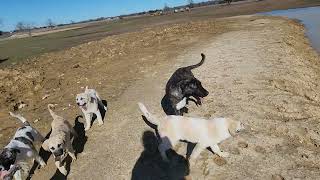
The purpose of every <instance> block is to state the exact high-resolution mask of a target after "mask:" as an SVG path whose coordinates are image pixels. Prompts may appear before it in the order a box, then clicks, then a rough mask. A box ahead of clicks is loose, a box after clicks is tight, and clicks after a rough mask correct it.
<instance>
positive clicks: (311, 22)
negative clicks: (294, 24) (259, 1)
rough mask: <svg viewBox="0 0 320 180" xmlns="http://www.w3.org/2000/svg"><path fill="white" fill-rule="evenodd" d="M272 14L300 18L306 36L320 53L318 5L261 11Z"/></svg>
mask: <svg viewBox="0 0 320 180" xmlns="http://www.w3.org/2000/svg"><path fill="white" fill-rule="evenodd" d="M263 14H267V15H272V16H285V17H288V18H292V19H298V20H300V21H301V22H302V23H303V24H304V26H305V27H306V28H307V32H306V34H307V36H308V37H309V39H310V41H311V44H312V46H313V47H314V48H315V49H316V50H317V51H318V53H320V6H319V7H309V8H297V9H288V10H278V11H271V12H267V13H263Z"/></svg>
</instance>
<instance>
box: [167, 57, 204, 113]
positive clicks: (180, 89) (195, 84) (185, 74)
mask: <svg viewBox="0 0 320 180" xmlns="http://www.w3.org/2000/svg"><path fill="white" fill-rule="evenodd" d="M201 57H202V59H201V61H200V62H199V63H198V64H195V65H191V66H187V67H182V68H179V69H178V70H176V71H175V72H174V73H173V75H172V76H171V77H170V79H169V81H168V82H167V85H166V94H165V96H164V97H163V99H162V101H161V104H162V107H163V109H164V111H165V113H166V114H167V115H183V113H182V111H181V109H182V108H183V107H185V106H186V104H187V101H188V100H190V99H189V98H190V97H194V98H195V99H196V101H195V103H196V104H197V105H201V104H202V103H201V99H202V98H203V97H206V96H207V95H208V94H209V92H208V91H207V90H206V89H205V88H204V87H203V86H202V84H201V82H200V81H199V80H198V79H197V78H195V77H194V75H193V73H192V72H191V70H192V69H194V68H197V67H199V66H201V65H202V64H203V63H204V60H205V55H204V54H201Z"/></svg>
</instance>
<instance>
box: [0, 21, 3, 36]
mask: <svg viewBox="0 0 320 180" xmlns="http://www.w3.org/2000/svg"><path fill="white" fill-rule="evenodd" d="M2 25H3V21H2V19H1V18H0V27H2ZM2 33H3V32H2V31H1V30H0V36H1V35H2Z"/></svg>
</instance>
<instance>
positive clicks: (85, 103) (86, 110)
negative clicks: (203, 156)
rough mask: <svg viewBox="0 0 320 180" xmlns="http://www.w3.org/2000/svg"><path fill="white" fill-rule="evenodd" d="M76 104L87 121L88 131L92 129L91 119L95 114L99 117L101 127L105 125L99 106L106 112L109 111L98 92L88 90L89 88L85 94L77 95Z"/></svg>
mask: <svg viewBox="0 0 320 180" xmlns="http://www.w3.org/2000/svg"><path fill="white" fill-rule="evenodd" d="M76 103H77V105H78V106H79V108H80V109H81V111H82V113H83V115H84V117H85V119H86V128H85V130H86V131H87V130H89V129H90V127H91V119H92V115H93V114H95V115H96V116H97V120H98V123H99V125H103V120H102V116H101V112H100V110H99V105H100V106H101V107H103V108H104V110H105V111H107V107H106V106H105V105H104V104H103V103H102V100H101V98H100V97H99V94H98V92H97V91H96V90H94V89H88V86H87V87H86V89H85V91H84V93H80V94H77V97H76Z"/></svg>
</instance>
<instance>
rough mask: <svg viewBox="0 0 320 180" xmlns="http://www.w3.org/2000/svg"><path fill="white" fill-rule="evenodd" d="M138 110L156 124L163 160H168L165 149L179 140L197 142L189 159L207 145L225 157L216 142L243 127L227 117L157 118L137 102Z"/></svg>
mask: <svg viewBox="0 0 320 180" xmlns="http://www.w3.org/2000/svg"><path fill="white" fill-rule="evenodd" d="M138 104H139V107H140V110H141V111H142V113H143V114H144V115H145V117H146V118H147V120H148V121H150V122H151V123H153V124H155V125H157V126H158V132H159V135H160V137H161V144H160V145H159V151H160V153H161V155H162V158H163V159H164V160H168V158H167V155H166V151H167V150H168V149H170V148H172V147H174V146H175V145H176V144H177V143H178V142H179V140H186V141H189V142H193V143H197V145H196V147H195V148H194V150H193V153H192V155H191V159H196V157H197V156H198V155H199V154H200V153H201V152H202V150H204V149H205V148H207V147H211V149H212V150H213V152H214V153H216V154H217V155H219V156H221V157H227V156H228V153H225V152H222V151H221V150H220V148H219V146H218V143H220V142H222V141H223V140H225V139H227V138H229V137H231V134H232V133H233V132H239V131H240V130H241V129H244V127H243V125H242V124H241V122H240V121H234V120H231V119H228V118H213V119H208V120H207V119H203V118H194V117H185V116H175V115H170V116H165V117H164V118H157V117H155V116H153V115H152V114H151V113H150V112H148V110H147V109H146V107H145V106H144V105H143V104H142V103H138Z"/></svg>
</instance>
